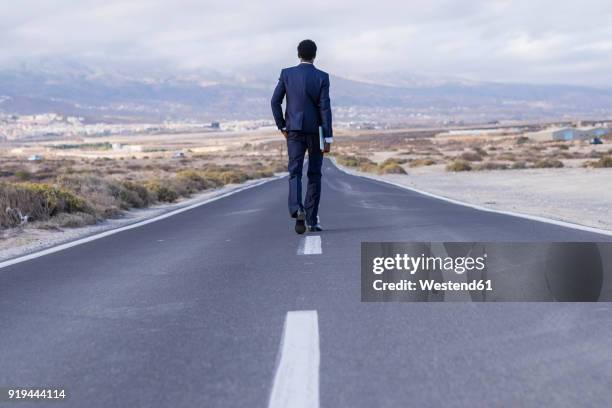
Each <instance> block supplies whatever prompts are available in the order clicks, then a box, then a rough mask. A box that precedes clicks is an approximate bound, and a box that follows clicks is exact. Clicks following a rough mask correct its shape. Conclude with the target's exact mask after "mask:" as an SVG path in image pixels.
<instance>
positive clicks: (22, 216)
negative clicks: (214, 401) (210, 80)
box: [0, 128, 612, 257]
mask: <svg viewBox="0 0 612 408" xmlns="http://www.w3.org/2000/svg"><path fill="white" fill-rule="evenodd" d="M603 141H604V143H603V144H601V145H591V144H589V142H588V141H567V142H559V141H552V140H534V139H532V138H529V137H526V136H525V135H524V134H523V133H521V132H520V131H516V130H513V129H508V130H507V131H504V130H501V131H500V130H499V129H498V130H496V131H492V132H491V133H487V132H475V133H474V134H470V132H469V131H466V132H460V133H459V134H455V133H452V132H451V133H448V132H445V131H440V130H435V129H426V130H424V129H420V130H418V129H416V130H415V129H405V130H348V129H345V130H339V131H338V133H337V135H336V140H335V143H334V145H333V153H332V154H333V156H334V157H335V158H336V160H337V163H338V164H340V165H342V166H344V167H346V168H349V169H351V170H353V171H356V172H364V173H368V174H375V175H376V176H377V177H382V178H384V179H387V180H389V181H393V182H395V183H398V184H402V185H405V186H408V187H412V188H416V189H419V190H423V191H426V192H430V193H434V194H438V195H440V196H444V197H448V198H452V199H458V200H461V201H464V202H468V203H473V204H478V205H482V206H485V207H490V208H494V209H501V210H509V211H515V212H522V213H527V214H533V215H539V216H545V217H549V218H554V219H559V220H564V221H569V222H573V223H578V224H584V225H588V226H593V227H598V228H604V229H612V219H611V217H610V216H609V208H610V207H612V188H609V186H610V185H611V184H610V180H611V178H612V141H611V140H610V139H606V138H604V139H603ZM286 158H287V154H286V146H285V143H284V141H283V140H282V137H281V136H280V134H279V133H278V132H277V131H276V130H274V129H269V128H268V129H262V130H257V131H249V132H212V133H211V132H207V133H202V134H198V133H186V134H168V135H165V134H154V135H121V136H109V137H99V136H98V137H89V138H82V137H81V138H72V139H71V138H65V139H62V140H52V141H38V142H36V141H30V142H28V141H22V142H13V143H5V144H3V145H1V146H0V162H1V168H0V169H1V170H0V208H1V209H2V211H0V232H1V233H0V237H1V238H0V252H2V251H4V252H6V250H8V249H10V248H14V247H15V246H24V247H27V246H28V245H29V244H31V243H32V242H34V241H36V242H38V243H44V242H52V241H53V240H54V239H56V238H54V237H62V236H69V237H74V236H77V235H78V233H71V232H70V231H73V230H75V227H85V226H91V225H99V224H101V223H102V224H103V223H109V222H110V223H112V222H113V220H117V219H119V220H121V219H123V218H125V217H129V214H130V213H132V212H133V210H135V209H146V208H161V207H164V206H171V205H176V204H175V203H181V202H182V201H185V200H188V199H194V197H196V198H197V197H199V196H202V194H204V195H206V194H207V193H209V192H214V191H217V190H218V189H219V188H222V187H223V186H226V185H235V184H240V183H244V182H247V181H248V180H254V179H260V178H264V177H270V176H273V175H274V174H278V173H280V172H284V171H286V160H287V159H286ZM147 214H148V213H146V212H144V213H141V215H142V216H147ZM76 230H86V228H76ZM75 234H76V235H75ZM10 253H11V254H13V255H14V254H15V252H10ZM5 255H6V254H5ZM5 257H6V256H5Z"/></svg>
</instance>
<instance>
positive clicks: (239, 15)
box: [0, 0, 612, 86]
mask: <svg viewBox="0 0 612 408" xmlns="http://www.w3.org/2000/svg"><path fill="white" fill-rule="evenodd" d="M303 38H312V39H313V40H315V41H316V42H317V44H318V46H319V58H318V61H317V62H318V65H319V66H320V67H322V68H323V69H326V70H328V71H329V72H331V73H334V74H336V75H341V76H346V77H360V76H366V75H369V74H378V75H380V74H385V73H390V72H403V73H414V74H420V75H427V76H432V77H460V78H468V79H474V80H489V81H505V82H508V81H512V82H532V83H564V84H589V85H597V86H607V85H610V84H612V3H610V0H581V1H570V0H396V1H391V0H376V1H363V0H310V1H304V0H302V1H293V0H274V1H267V0H265V1H260V0H240V1H231V0H226V1H219V0H215V1H195V0H146V1H141V0H130V1H127V0H124V1H115V0H74V1H68V0H47V1H45V0H19V1H14V2H13V1H3V2H2V5H0V44H1V46H0V65H2V64H4V65H6V64H9V63H12V62H15V61H20V60H28V59H32V58H40V57H70V58H77V59H80V58H82V59H90V60H92V59H93V60H95V59H100V60H104V61H106V62H107V63H111V64H114V65H116V66H118V67H119V66H122V65H129V64H134V63H138V62H142V63H149V62H158V63H160V64H168V65H169V66H173V67H180V68H188V69H191V68H211V69H216V70H222V71H224V70H230V71H235V70H244V69H248V68H249V67H251V66H257V67H258V69H261V67H270V69H274V70H276V69H277V67H280V66H281V65H290V64H293V63H294V62H295V46H296V44H297V42H299V40H301V39H303Z"/></svg>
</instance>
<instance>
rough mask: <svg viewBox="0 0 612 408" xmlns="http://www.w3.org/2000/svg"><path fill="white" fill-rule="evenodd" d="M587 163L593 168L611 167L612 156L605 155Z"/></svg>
mask: <svg viewBox="0 0 612 408" xmlns="http://www.w3.org/2000/svg"><path fill="white" fill-rule="evenodd" d="M585 165H586V166H588V167H593V168H610V167H612V156H603V157H602V158H601V159H599V160H596V161H588V162H586V163H585Z"/></svg>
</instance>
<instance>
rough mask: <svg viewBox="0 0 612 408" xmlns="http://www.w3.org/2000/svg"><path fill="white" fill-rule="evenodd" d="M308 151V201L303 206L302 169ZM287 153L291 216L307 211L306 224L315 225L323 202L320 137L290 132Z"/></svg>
mask: <svg viewBox="0 0 612 408" xmlns="http://www.w3.org/2000/svg"><path fill="white" fill-rule="evenodd" d="M306 151H308V173H307V174H308V186H307V188H306V199H305V200H304V204H302V169H303V165H304V156H305V154H306ZM287 152H288V154H289V166H288V170H289V200H288V204H289V214H291V216H295V214H296V212H297V211H298V210H302V211H305V212H306V223H307V224H308V225H315V224H317V215H318V213H319V201H320V200H321V166H322V164H323V152H322V151H321V147H320V146H319V135H317V134H307V133H302V132H289V135H288V137H287Z"/></svg>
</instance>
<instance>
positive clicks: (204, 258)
mask: <svg viewBox="0 0 612 408" xmlns="http://www.w3.org/2000/svg"><path fill="white" fill-rule="evenodd" d="M286 189H287V179H286V178H284V179H280V180H276V181H272V182H270V183H267V184H264V185H261V186H258V187H255V188H252V189H249V190H245V191H242V192H240V193H237V194H235V195H231V196H229V197H226V198H223V199H221V200H218V201H214V202H211V203H209V204H206V205H204V206H201V207H198V208H196V209H193V210H190V211H187V212H184V213H181V214H177V215H175V216H173V217H170V218H166V219H163V220H160V221H157V222H154V223H151V224H147V225H144V226H142V227H139V228H135V229H131V230H128V231H123V232H120V233H118V234H115V235H112V236H109V237H105V238H101V239H98V240H95V241H92V242H88V243H85V244H83V245H79V246H75V247H72V248H70V249H66V250H63V251H60V252H57V253H53V254H50V255H46V256H43V257H39V258H36V259H32V260H29V261H26V262H22V263H18V264H15V265H12V266H9V267H6V268H4V269H0V387H3V386H21V387H25V386H39V387H40V386H51V385H55V386H62V387H65V388H66V389H67V391H68V393H69V395H70V397H69V399H68V400H66V401H64V402H63V403H61V404H57V405H56V406H75V407H85V406H86V407H113V406H120V407H156V406H164V407H249V408H251V407H265V406H267V405H268V399H269V396H270V392H271V387H272V383H273V380H274V377H275V369H276V364H277V361H278V359H279V350H280V347H281V337H282V333H283V325H284V322H285V318H286V316H287V313H288V312H289V311H300V310H311V311H317V315H318V334H319V343H320V367H319V383H320V391H319V393H320V396H319V400H320V405H321V406H322V407H409V406H418V407H427V406H556V407H559V406H610V405H612V391H611V389H610V384H611V383H612V340H611V339H612V324H611V323H612V318H611V316H612V306H610V304H608V303H600V304H590V303H587V304H560V303H503V304H492V303H487V304H482V303H453V304H450V303H373V304H368V303H361V302H360V279H359V276H360V272H359V267H360V257H359V254H360V243H361V242H362V241H413V240H414V241H534V242H535V241H549V240H554V241H565V240H567V241H583V240H584V241H610V237H609V236H600V235H595V234H592V233H587V232H582V231H578V230H572V229H567V228H562V227H559V226H555V225H551V224H545V223H540V222H535V221H530V220H525V219H520V218H516V217H510V216H506V215H500V214H494V213H487V212H481V211H477V210H474V209H470V208H467V207H462V206H458V205H454V204H451V203H448V202H444V201H440V200H436V199H433V198H429V197H426V196H422V195H419V194H417V193H413V192H410V191H407V190H403V189H400V188H397V187H393V186H390V185H386V184H383V183H380V182H376V181H371V180H367V179H362V178H358V177H354V176H349V175H346V174H344V173H342V172H340V171H339V170H338V169H336V168H335V167H333V165H332V164H331V162H329V161H326V162H325V164H324V183H323V198H322V204H321V222H322V224H323V226H324V227H325V229H326V230H325V231H324V232H322V233H319V234H317V235H318V236H320V240H321V250H322V253H321V254H316V255H299V254H298V253H299V252H300V247H302V249H303V246H304V241H303V240H304V237H303V236H298V235H296V234H295V233H294V232H293V224H292V221H291V220H290V219H289V217H288V214H287V210H286V204H285V203H286ZM7 404H10V403H7ZM15 406H26V404H17V405H15ZM33 406H41V404H40V403H36V404H34V405H33Z"/></svg>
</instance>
